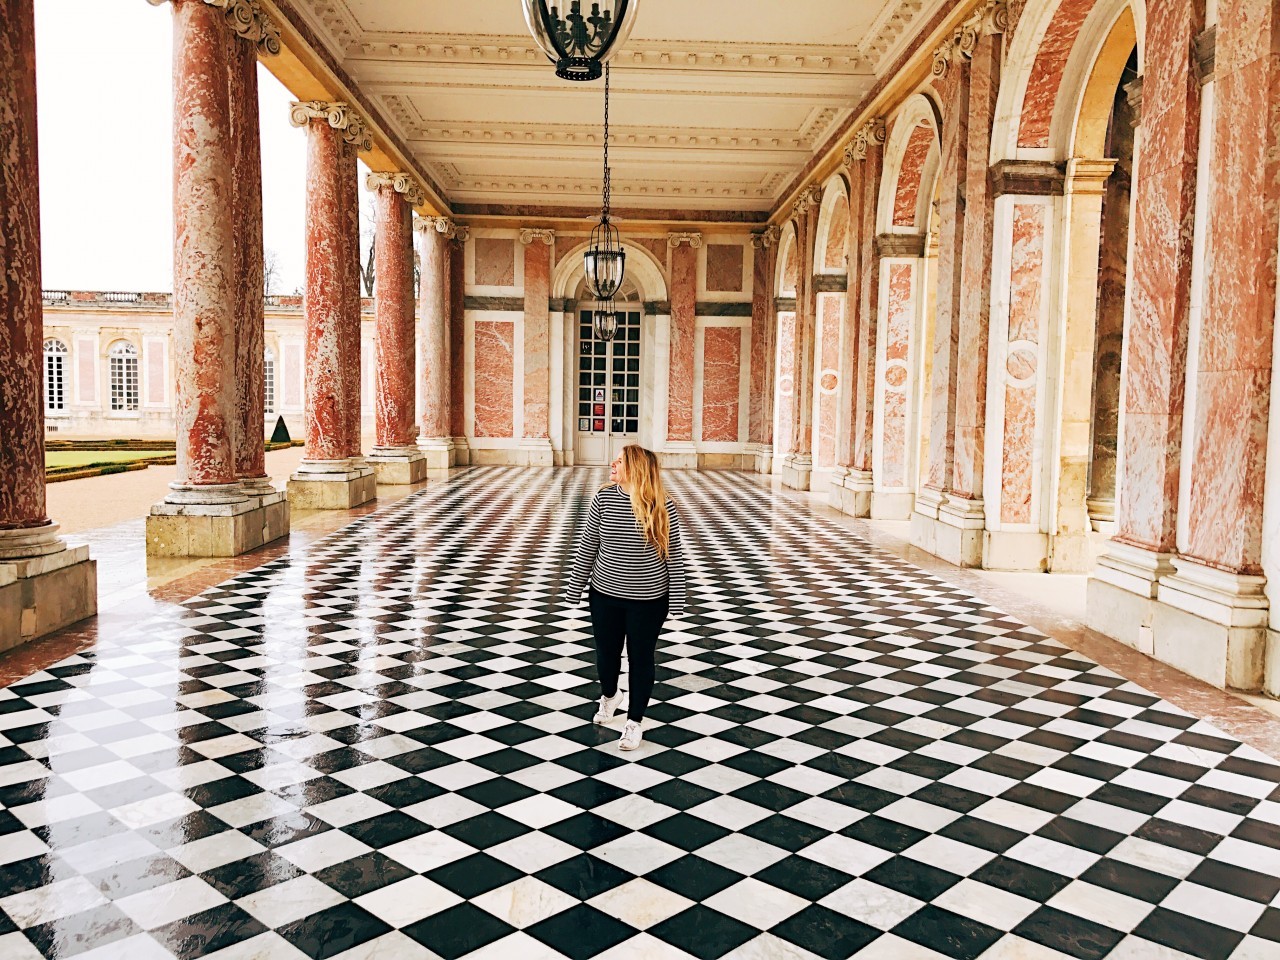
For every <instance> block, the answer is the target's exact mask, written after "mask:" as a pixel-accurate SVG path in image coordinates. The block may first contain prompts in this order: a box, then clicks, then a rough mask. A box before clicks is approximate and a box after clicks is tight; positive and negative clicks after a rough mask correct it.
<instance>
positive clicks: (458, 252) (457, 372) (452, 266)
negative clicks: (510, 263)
mask: <svg viewBox="0 0 1280 960" xmlns="http://www.w3.org/2000/svg"><path fill="white" fill-rule="evenodd" d="M447 256H448V259H449V263H448V273H449V283H448V291H447V293H446V294H445V295H446V297H448V300H447V304H448V306H447V311H448V321H447V322H448V325H449V355H448V356H449V429H450V431H451V432H452V435H453V436H455V437H462V436H465V435H466V433H467V414H466V405H465V400H464V391H465V389H466V382H467V361H466V349H465V347H466V336H467V325H466V312H467V311H466V293H467V269H466V244H465V243H459V242H458V241H456V240H455V241H453V242H451V243H450V244H449V249H448V254H447Z"/></svg>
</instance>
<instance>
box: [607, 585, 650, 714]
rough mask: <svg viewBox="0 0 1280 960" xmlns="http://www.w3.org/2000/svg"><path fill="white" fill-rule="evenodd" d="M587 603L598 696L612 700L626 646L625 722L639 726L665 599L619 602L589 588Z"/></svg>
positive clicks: (646, 703) (646, 700)
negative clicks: (627, 689)
mask: <svg viewBox="0 0 1280 960" xmlns="http://www.w3.org/2000/svg"><path fill="white" fill-rule="evenodd" d="M590 601H591V629H592V630H593V632H594V633H595V636H596V674H597V675H598V676H599V678H600V693H601V695H603V696H606V697H612V696H614V695H615V694H617V692H618V675H619V674H620V673H621V672H622V646H623V643H624V642H625V643H626V647H627V654H628V659H629V660H630V663H631V670H630V673H629V683H628V688H629V702H628V704H627V719H628V720H634V721H636V722H637V723H639V722H640V721H641V720H643V719H644V711H645V709H646V708H647V707H648V706H649V695H650V694H651V693H653V669H654V651H655V650H656V649H657V646H658V633H659V632H660V631H661V630H662V624H663V622H664V621H665V620H666V619H667V598H666V597H665V596H663V597H659V598H658V599H657V600H622V599H620V598H618V597H611V596H609V595H608V594H604V593H601V592H600V591H599V590H597V589H596V588H595V587H592V588H591V593H590Z"/></svg>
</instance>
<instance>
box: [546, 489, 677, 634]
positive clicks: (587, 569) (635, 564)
mask: <svg viewBox="0 0 1280 960" xmlns="http://www.w3.org/2000/svg"><path fill="white" fill-rule="evenodd" d="M667 516H668V517H669V518H670V520H671V535H670V540H669V541H668V546H669V549H668V551H667V552H668V556H669V559H668V560H666V561H665V562H664V561H663V560H662V558H661V557H659V556H658V551H656V550H655V549H654V548H653V546H652V545H651V544H650V543H649V542H648V541H647V540H645V538H644V534H643V533H642V532H641V530H640V524H639V523H638V522H637V520H636V515H635V512H634V511H633V510H632V509H631V497H630V495H629V494H627V493H625V492H624V491H623V489H622V488H621V487H620V486H618V485H617V484H612V485H610V486H608V487H605V488H604V489H603V490H601V491H599V492H598V493H597V494H596V495H595V496H594V497H592V498H591V512H590V513H589V514H588V515H587V525H586V527H585V528H584V529H583V531H582V539H581V540H580V541H579V542H578V553H577V555H576V556H575V557H574V561H573V572H572V574H571V575H570V577H569V589H568V593H567V595H566V599H567V600H568V602H569V603H570V604H571V605H573V604H578V603H580V602H581V601H582V594H583V592H584V591H585V590H586V589H587V584H588V583H590V584H591V586H593V587H595V588H596V589H597V590H599V591H600V592H601V593H605V594H608V595H609V596H611V597H619V598H621V599H624V600H656V599H658V598H659V597H661V596H662V595H663V594H666V595H667V601H668V609H669V611H670V615H671V616H673V617H678V616H680V615H681V614H683V613H684V603H685V586H684V544H683V542H682V541H681V539H680V514H678V513H677V512H676V505H675V504H674V503H672V502H671V501H670V500H668V501H667Z"/></svg>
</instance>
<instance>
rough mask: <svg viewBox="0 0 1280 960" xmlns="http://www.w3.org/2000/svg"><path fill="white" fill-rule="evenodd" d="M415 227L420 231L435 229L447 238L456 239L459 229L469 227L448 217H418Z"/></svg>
mask: <svg viewBox="0 0 1280 960" xmlns="http://www.w3.org/2000/svg"><path fill="white" fill-rule="evenodd" d="M413 229H414V230H417V231H418V232H419V233H430V232H431V231H435V232H436V233H438V234H440V235H441V236H443V237H444V238H445V239H446V240H456V239H457V238H458V233H459V231H462V230H467V229H468V228H467V227H464V226H461V225H459V224H458V223H457V222H455V221H453V220H450V219H449V218H448V217H417V218H416V219H415V220H414V221H413ZM463 239H464V240H465V239H466V237H465V236H464V237H463Z"/></svg>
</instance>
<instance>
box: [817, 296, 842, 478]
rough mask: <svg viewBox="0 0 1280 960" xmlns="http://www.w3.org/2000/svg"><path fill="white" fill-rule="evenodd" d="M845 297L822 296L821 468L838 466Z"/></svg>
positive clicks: (819, 458)
mask: <svg viewBox="0 0 1280 960" xmlns="http://www.w3.org/2000/svg"><path fill="white" fill-rule="evenodd" d="M844 306H845V297H844V295H843V294H839V293H820V294H818V345H817V352H818V382H817V388H818V389H817V391H816V393H817V396H816V398H815V400H816V403H817V407H818V409H817V422H816V424H815V431H814V432H815V434H816V437H815V440H816V447H817V449H816V451H815V456H814V462H815V463H816V464H817V465H818V466H819V467H826V468H830V467H834V466H835V465H836V419H837V417H838V415H839V410H840V325H841V323H842V322H843V319H844Z"/></svg>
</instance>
